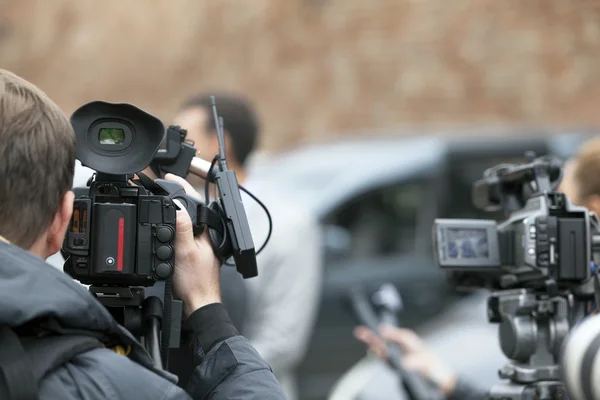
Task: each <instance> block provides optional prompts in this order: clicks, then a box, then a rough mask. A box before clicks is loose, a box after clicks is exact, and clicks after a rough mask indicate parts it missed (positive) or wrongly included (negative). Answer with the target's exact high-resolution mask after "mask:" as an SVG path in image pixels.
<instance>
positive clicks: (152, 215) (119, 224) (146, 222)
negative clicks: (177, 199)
mask: <svg viewBox="0 0 600 400" xmlns="http://www.w3.org/2000/svg"><path fill="white" fill-rule="evenodd" d="M87 191H88V193H85V194H83V195H81V196H79V197H78V198H77V199H76V200H75V203H74V208H73V218H72V219H71V225H70V227H69V229H68V231H67V235H66V237H65V242H64V246H63V248H64V250H65V251H66V252H68V253H70V255H71V256H70V257H69V258H68V259H67V261H66V263H65V271H66V272H67V273H68V274H69V275H71V276H72V277H73V278H75V279H77V280H78V281H80V282H81V283H84V284H89V285H103V284H109V285H117V286H152V285H153V284H154V283H155V282H156V281H159V280H166V279H168V278H170V277H171V276H172V274H173V271H174V258H175V251H174V246H173V244H174V240H175V216H176V209H175V204H174V203H173V201H172V199H171V198H170V197H169V196H165V195H153V194H152V193H150V192H149V191H148V190H146V189H145V188H144V187H142V186H133V185H130V184H128V183H127V177H126V176H110V175H102V174H100V175H98V176H97V177H96V180H94V181H93V182H92V184H91V187H90V188H89V189H88V190H87Z"/></svg>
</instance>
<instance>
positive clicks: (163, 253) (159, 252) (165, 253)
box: [156, 246, 173, 261]
mask: <svg viewBox="0 0 600 400" xmlns="http://www.w3.org/2000/svg"><path fill="white" fill-rule="evenodd" d="M172 256H173V250H172V249H171V248H170V247H169V246H160V247H159V248H158V249H156V257H158V259H159V260H161V261H166V260H169V259H170V258H171V257H172Z"/></svg>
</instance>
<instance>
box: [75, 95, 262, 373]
mask: <svg viewBox="0 0 600 400" xmlns="http://www.w3.org/2000/svg"><path fill="white" fill-rule="evenodd" d="M213 114H214V116H215V121H216V122H217V123H216V125H217V127H216V128H217V132H218V138H219V145H220V151H219V155H217V156H215V159H214V160H213V163H212V164H211V163H210V162H208V161H205V160H202V159H199V158H197V157H195V155H196V150H195V149H194V147H193V145H192V144H191V143H188V142H186V141H185V136H186V133H187V132H186V131H185V130H183V129H181V128H180V127H178V126H170V127H169V128H168V129H167V132H166V135H165V129H164V126H163V124H162V122H161V121H160V120H159V119H157V118H155V117H154V116H152V115H150V114H148V113H146V112H144V111H142V110H141V109H139V108H137V107H135V106H133V105H130V104H114V103H107V102H102V101H94V102H91V103H88V104H85V105H84V106H82V107H80V108H79V109H77V110H76V111H75V112H74V113H73V115H72V116H71V123H72V125H73V128H74V130H75V134H76V139H77V158H78V159H79V160H80V161H81V163H82V164H83V165H85V166H87V167H90V168H92V169H94V170H95V171H96V173H95V174H94V176H93V177H92V178H91V179H90V181H89V182H88V186H89V187H88V188H76V189H75V192H76V196H77V197H76V200H75V204H74V211H73V217H72V220H71V224H70V227H69V229H68V232H67V235H66V237H65V240H64V244H63V255H64V256H65V259H66V261H65V264H64V270H65V272H67V273H68V274H69V275H71V276H72V277H73V278H75V279H77V280H79V281H80V282H82V283H84V284H89V285H90V288H89V290H90V291H91V292H92V293H94V294H95V295H96V297H97V298H98V299H99V300H100V301H101V302H102V303H103V304H104V305H105V307H107V309H108V310H109V311H111V313H112V314H113V315H114V316H115V318H116V319H117V321H119V322H120V323H121V324H122V325H123V326H125V328H127V329H128V330H129V331H131V332H132V334H134V335H135V336H137V337H138V338H143V339H144V341H145V345H146V348H147V349H148V351H149V352H150V354H151V355H152V357H153V359H154V361H155V363H156V365H157V366H164V367H165V368H166V367H167V365H166V364H167V363H168V360H167V359H168V357H167V354H168V349H169V347H178V346H179V330H180V327H181V314H182V306H181V302H180V301H178V300H173V299H172V285H171V277H172V275H173V273H174V268H175V265H174V262H175V248H174V241H175V222H176V209H177V208H178V206H177V205H176V203H175V202H174V200H178V201H179V202H180V204H182V205H183V206H184V207H185V208H186V209H187V211H188V213H189V214H190V217H191V219H192V222H193V224H194V234H195V235H199V234H201V233H202V232H203V231H204V230H208V235H209V238H210V242H211V245H212V247H213V250H214V252H215V254H216V256H217V257H218V258H220V259H221V260H222V261H223V262H225V261H226V260H228V259H229V258H231V257H233V260H234V261H235V265H236V267H237V270H238V272H240V273H241V274H242V275H243V277H244V278H251V277H254V276H256V275H257V274H258V272H257V265H256V252H255V249H254V243H253V240H252V236H251V234H250V228H249V226H248V220H247V218H246V213H245V210H244V206H243V203H242V200H241V197H240V191H239V190H240V187H239V185H238V182H237V179H236V176H235V174H234V172H233V171H230V170H228V169H227V163H226V159H225V142H224V137H223V136H224V134H223V126H222V125H223V124H222V120H220V119H219V118H218V116H217V111H216V106H215V104H214V98H213ZM161 144H163V145H164V148H163V149H160V147H161ZM150 164H152V169H153V170H154V171H155V172H157V173H158V176H159V177H160V176H162V174H163V173H166V172H171V173H174V174H176V175H179V176H182V177H186V176H187V174H188V172H191V173H194V174H197V175H200V176H202V177H204V178H205V179H207V181H208V182H212V183H214V184H215V185H216V186H217V188H218V192H219V198H218V199H217V200H215V201H213V202H212V203H209V202H208V200H209V198H208V196H207V197H206V198H205V199H204V200H205V202H206V203H205V202H202V201H201V200H200V199H196V198H193V197H191V196H189V195H187V194H186V193H185V191H184V189H183V188H182V187H181V186H180V185H178V184H177V183H174V182H172V181H166V180H162V179H156V180H154V181H153V180H151V179H150V178H148V177H147V176H146V175H144V174H143V173H141V172H140V171H142V170H144V169H145V168H146V167H148V166H149V165H150ZM134 174H137V176H138V178H139V179H138V180H135V181H134V180H133V178H134ZM208 182H207V186H208ZM259 203H260V202H259ZM261 206H262V204H261ZM263 207H264V206H263ZM267 240H268V239H267ZM265 244H266V243H265ZM263 247H264V245H263ZM159 281H164V282H165V294H164V310H163V304H161V300H160V299H159V298H158V297H156V296H150V297H148V298H145V294H144V287H149V286H153V285H154V284H155V283H156V282H159ZM163 311H164V318H163ZM163 319H164V323H163ZM161 328H162V336H160V335H159V331H160V330H161ZM159 340H160V342H161V344H159Z"/></svg>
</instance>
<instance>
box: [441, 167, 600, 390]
mask: <svg viewBox="0 0 600 400" xmlns="http://www.w3.org/2000/svg"><path fill="white" fill-rule="evenodd" d="M528 158H529V160H528V162H526V163H525V164H522V165H509V164H503V165H499V166H496V167H493V168H491V169H489V170H487V171H485V173H484V178H483V179H482V180H480V181H478V182H476V183H475V184H474V185H473V203H474V204H475V206H476V207H478V208H480V209H483V210H485V211H497V210H499V209H501V210H503V211H504V215H505V218H506V220H505V221H503V222H497V221H495V220H468V219H437V220H436V221H435V223H434V227H433V235H434V243H435V256H436V261H437V264H438V266H439V267H440V268H442V269H445V270H447V271H448V272H449V276H450V277H451V279H452V280H453V281H454V282H455V283H456V285H457V286H459V287H467V288H488V289H491V290H492V291H493V293H492V295H491V296H490V297H489V299H488V319H489V321H490V322H492V323H498V324H499V325H500V326H499V340H500V346H501V348H502V351H503V353H504V354H505V355H506V356H507V357H508V358H509V359H510V360H512V361H511V362H510V363H509V364H507V365H506V366H504V367H503V368H502V369H501V370H500V371H499V375H500V377H501V378H503V379H507V380H509V382H508V383H507V384H505V385H500V386H496V387H494V388H492V389H491V391H490V398H491V399H503V400H504V399H515V400H516V399H534V398H535V399H559V398H560V399H562V398H563V397H562V396H564V395H565V390H564V385H563V384H562V382H561V372H560V367H559V357H560V348H561V345H562V343H563V341H564V339H565V338H566V336H567V334H568V333H569V330H570V329H571V328H572V327H573V326H574V325H575V324H576V323H577V322H578V321H580V320H581V319H583V318H584V317H585V315H586V312H587V309H588V307H589V304H590V302H591V301H592V300H593V299H594V288H593V285H592V279H591V278H592V272H591V265H592V262H594V261H595V260H596V258H597V256H598V250H600V249H599V248H598V246H597V244H598V243H600V240H599V239H600V225H599V223H598V219H597V217H596V215H595V214H593V213H591V212H589V211H588V210H587V209H586V208H584V207H579V206H575V205H573V204H572V203H571V202H570V201H569V199H567V198H566V197H565V195H564V194H562V193H558V192H557V187H558V184H559V183H560V179H561V169H562V163H561V162H560V161H559V160H557V159H555V158H552V157H541V158H535V156H533V155H529V157H528Z"/></svg>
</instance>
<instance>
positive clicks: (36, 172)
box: [0, 69, 75, 249]
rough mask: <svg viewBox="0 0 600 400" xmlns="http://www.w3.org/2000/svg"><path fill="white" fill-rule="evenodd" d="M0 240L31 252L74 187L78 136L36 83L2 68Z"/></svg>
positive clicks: (0, 75) (0, 71)
mask: <svg viewBox="0 0 600 400" xmlns="http://www.w3.org/2000/svg"><path fill="white" fill-rule="evenodd" d="M0 171H2V173H1V178H0V235H2V236H4V237H5V238H6V239H7V240H9V241H10V242H12V243H13V244H15V245H17V246H19V247H22V248H24V249H29V248H31V246H32V245H33V244H34V243H35V241H36V240H37V239H38V238H39V237H40V236H41V235H42V234H43V233H44V231H45V230H46V229H47V228H48V227H49V226H50V224H51V223H52V219H53V218H54V216H55V215H56V212H57V211H58V209H59V208H60V204H61V200H62V199H63V197H64V195H65V193H66V192H68V191H69V190H71V187H72V186H73V174H74V172H75V133H74V132H73V128H72V127H71V123H70V122H69V119H68V118H67V117H66V116H65V114H64V113H63V112H62V111H61V110H60V108H59V107H58V106H57V105H56V104H55V103H54V102H53V101H52V100H50V98H49V97H48V96H46V94H45V93H44V92H42V91H41V90H40V89H38V88H37V87H35V86H34V85H33V84H31V83H29V82H27V81H26V80H24V79H22V78H20V77H18V76H16V75H15V74H13V73H11V72H9V71H6V70H2V69H0Z"/></svg>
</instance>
